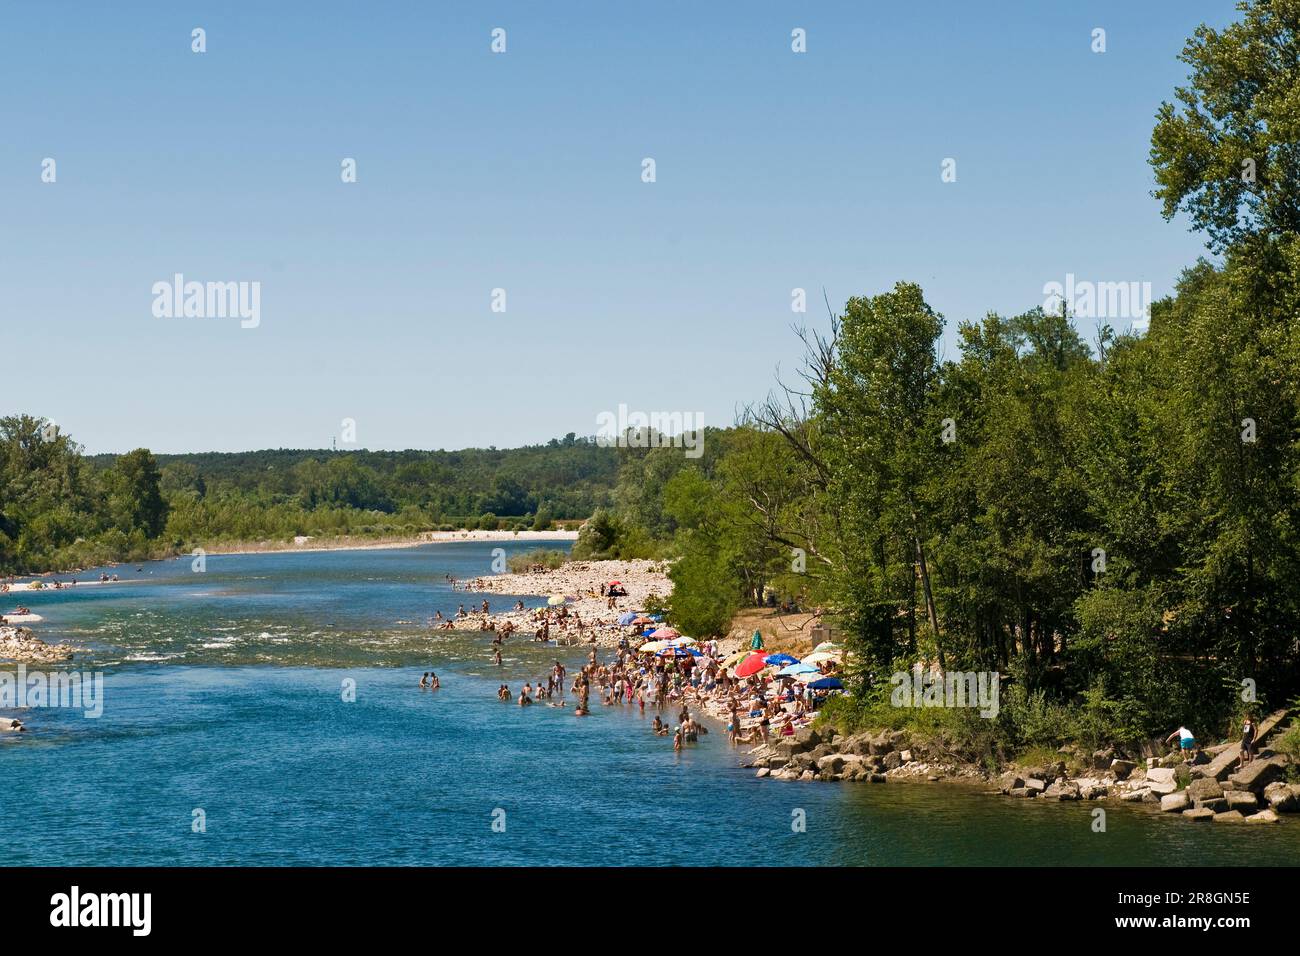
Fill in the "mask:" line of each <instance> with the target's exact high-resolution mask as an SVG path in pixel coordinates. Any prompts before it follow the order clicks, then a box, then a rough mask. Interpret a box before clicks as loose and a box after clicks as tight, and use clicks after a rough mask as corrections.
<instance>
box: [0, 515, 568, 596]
mask: <svg viewBox="0 0 1300 956" xmlns="http://www.w3.org/2000/svg"><path fill="white" fill-rule="evenodd" d="M576 540H578V532H577V531H565V530H555V531H485V530H481V529H466V528H462V529H461V530H459V531H421V532H420V533H418V534H415V535H409V534H408V535H389V536H382V537H374V536H370V535H367V536H364V537H363V536H358V535H339V536H337V537H313V536H310V535H299V536H298V537H296V538H293V539H292V540H288V541H235V542H228V543H224V544H217V545H213V546H211V547H207V548H197V549H193V550H201V551H202V552H203V553H204V554H205V555H207V556H209V557H211V556H216V555H237V554H278V553H280V552H284V551H293V552H304V553H309V552H313V551H387V550H391V549H395V548H418V547H419V546H420V545H422V544H445V543H450V542H455V541H522V542H536V543H539V544H540V543H542V542H546V541H576ZM193 550H191V551H173V552H169V553H167V554H165V555H162V556H160V557H153V558H146V559H141V561H140V562H130V561H111V562H109V563H108V564H105V565H103V567H106V568H116V567H121V566H122V565H124V564H132V563H145V562H147V561H164V560H168V559H174V558H181V557H191V556H192V555H193ZM85 573H86V569H85V568H72V569H70V570H66V571H31V572H26V573H24V574H12V575H8V576H7V579H6V580H7V583H8V589H7V590H8V591H10V592H15V593H16V592H19V591H39V590H42V589H44V588H51V587H53V586H54V584H55V583H56V582H57V583H59V584H60V586H62V587H68V586H71V585H73V584H75V585H76V586H77V587H83V586H85V585H87V584H116V583H118V582H116V581H100V580H97V579H96V580H77V575H78V574H85Z"/></svg>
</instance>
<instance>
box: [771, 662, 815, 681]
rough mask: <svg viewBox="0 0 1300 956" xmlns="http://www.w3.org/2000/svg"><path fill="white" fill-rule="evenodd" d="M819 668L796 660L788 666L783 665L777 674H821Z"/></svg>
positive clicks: (796, 675)
mask: <svg viewBox="0 0 1300 956" xmlns="http://www.w3.org/2000/svg"><path fill="white" fill-rule="evenodd" d="M820 673H821V671H819V670H818V669H817V668H815V667H813V666H812V665H811V664H805V663H804V662H802V661H795V662H794V663H793V664H791V665H789V666H788V667H782V668H781V669H780V670H779V671H777V674H778V675H779V676H781V677H798V676H799V675H800V674H820Z"/></svg>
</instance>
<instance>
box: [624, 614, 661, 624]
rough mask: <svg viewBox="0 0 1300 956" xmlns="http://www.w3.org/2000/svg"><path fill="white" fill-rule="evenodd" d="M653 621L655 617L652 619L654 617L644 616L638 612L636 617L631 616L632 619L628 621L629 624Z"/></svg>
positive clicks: (650, 622) (651, 622)
mask: <svg viewBox="0 0 1300 956" xmlns="http://www.w3.org/2000/svg"><path fill="white" fill-rule="evenodd" d="M654 622H655V619H654V618H652V617H646V616H645V615H644V614H639V615H637V616H636V617H634V618H632V620H631V621H630V622H629V623H631V624H653V623H654Z"/></svg>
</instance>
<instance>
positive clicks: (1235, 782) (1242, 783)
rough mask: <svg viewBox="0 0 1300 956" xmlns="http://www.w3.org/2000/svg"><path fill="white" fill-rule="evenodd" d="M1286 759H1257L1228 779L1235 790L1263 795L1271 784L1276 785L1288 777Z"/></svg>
mask: <svg viewBox="0 0 1300 956" xmlns="http://www.w3.org/2000/svg"><path fill="white" fill-rule="evenodd" d="M1286 763H1287V761H1286V758H1285V757H1281V756H1279V757H1269V758H1268V759H1267V760H1264V759H1262V758H1257V759H1255V760H1252V761H1251V762H1250V763H1248V764H1246V766H1244V767H1242V768H1241V769H1240V770H1238V771H1237V772H1236V773H1234V774H1233V775H1232V776H1230V777H1229V778H1228V782H1229V783H1230V784H1232V789H1234V790H1249V791H1250V792H1251V793H1263V792H1264V789H1265V788H1266V787H1267V786H1268V785H1269V784H1270V783H1276V782H1277V781H1279V780H1281V779H1282V778H1283V777H1285V776H1286Z"/></svg>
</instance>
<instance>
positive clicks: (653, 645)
mask: <svg viewBox="0 0 1300 956" xmlns="http://www.w3.org/2000/svg"><path fill="white" fill-rule="evenodd" d="M671 646H672V645H671V644H669V643H668V642H667V641H647V642H646V643H644V644H642V645H641V646H640V647H638V648H637V649H636V652H637V653H638V654H653V653H654V652H655V651H662V650H663V649H664V648H665V647H671Z"/></svg>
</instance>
